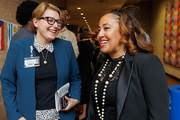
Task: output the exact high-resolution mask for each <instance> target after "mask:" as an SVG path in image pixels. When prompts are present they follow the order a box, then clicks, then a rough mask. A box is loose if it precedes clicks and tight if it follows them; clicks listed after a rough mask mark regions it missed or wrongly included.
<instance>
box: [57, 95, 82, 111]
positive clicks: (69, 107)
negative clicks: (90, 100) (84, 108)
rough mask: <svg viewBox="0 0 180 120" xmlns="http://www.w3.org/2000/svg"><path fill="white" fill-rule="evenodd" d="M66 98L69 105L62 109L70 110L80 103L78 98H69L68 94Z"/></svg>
mask: <svg viewBox="0 0 180 120" xmlns="http://www.w3.org/2000/svg"><path fill="white" fill-rule="evenodd" d="M65 99H66V100H67V101H68V103H67V104H68V105H67V106H66V108H64V109H61V111H68V110H70V109H71V108H73V107H74V106H75V105H77V104H78V103H79V101H78V100H77V99H73V98H69V97H67V96H65Z"/></svg>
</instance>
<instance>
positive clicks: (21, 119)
mask: <svg viewBox="0 0 180 120" xmlns="http://www.w3.org/2000/svg"><path fill="white" fill-rule="evenodd" d="M18 120H26V119H25V118H24V117H21V118H20V119H18Z"/></svg>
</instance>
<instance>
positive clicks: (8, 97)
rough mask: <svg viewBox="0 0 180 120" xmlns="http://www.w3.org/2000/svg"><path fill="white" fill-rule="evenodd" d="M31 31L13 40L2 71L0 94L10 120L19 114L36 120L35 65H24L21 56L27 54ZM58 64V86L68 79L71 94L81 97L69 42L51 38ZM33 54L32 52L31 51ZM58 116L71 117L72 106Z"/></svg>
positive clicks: (31, 43)
mask: <svg viewBox="0 0 180 120" xmlns="http://www.w3.org/2000/svg"><path fill="white" fill-rule="evenodd" d="M33 43H34V35H33V36H32V37H30V38H27V39H21V40H16V41H12V42H11V45H10V48H9V51H8V54H7V57H6V61H5V64H4V67H3V69H2V73H1V84H2V95H3V99H4V105H5V108H6V111H7V115H8V119H9V120H18V119H19V118H21V117H22V116H23V117H25V118H26V119H27V120H35V113H36V96H35V67H31V68H24V58H27V57H30V46H32V45H33ZM53 46H54V54H55V61H56V68H57V89H59V88H60V87H61V86H63V85H64V84H66V83H67V82H70V94H71V98H74V99H77V100H79V101H80V95H81V79H80V76H79V68H78V64H77V61H76V57H75V54H74V51H73V48H72V45H71V42H69V41H65V40H62V39H57V38H56V39H55V40H53ZM33 56H35V52H34V51H33ZM59 114H60V119H61V120H74V118H75V113H74V109H71V110H69V111H68V112H59Z"/></svg>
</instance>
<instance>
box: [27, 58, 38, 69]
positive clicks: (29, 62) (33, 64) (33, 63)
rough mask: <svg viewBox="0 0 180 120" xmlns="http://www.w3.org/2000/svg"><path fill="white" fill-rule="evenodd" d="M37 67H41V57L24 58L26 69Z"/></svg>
mask: <svg viewBox="0 0 180 120" xmlns="http://www.w3.org/2000/svg"><path fill="white" fill-rule="evenodd" d="M37 66H40V58H39V56H36V57H29V58H24V68H30V67H37Z"/></svg>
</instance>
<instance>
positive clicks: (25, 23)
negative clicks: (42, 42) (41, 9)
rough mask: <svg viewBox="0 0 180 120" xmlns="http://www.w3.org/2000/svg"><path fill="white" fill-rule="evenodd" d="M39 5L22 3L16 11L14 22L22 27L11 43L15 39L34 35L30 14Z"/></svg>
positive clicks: (29, 2) (29, 1) (29, 0)
mask: <svg viewBox="0 0 180 120" xmlns="http://www.w3.org/2000/svg"><path fill="white" fill-rule="evenodd" d="M38 4H39V3H37V2H35V1H31V0H27V1H23V2H22V3H21V4H20V5H19V6H18V7H17V11H16V21H17V22H18V23H19V24H20V25H22V28H21V29H20V30H19V31H18V32H17V33H15V34H14V35H13V37H12V39H11V41H13V40H17V39H24V38H29V37H31V36H32V35H33V33H35V31H36V29H35V27H34V25H33V21H32V12H33V10H34V9H35V8H36V7H37V6H38Z"/></svg>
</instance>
